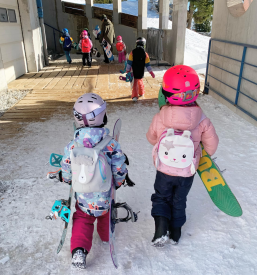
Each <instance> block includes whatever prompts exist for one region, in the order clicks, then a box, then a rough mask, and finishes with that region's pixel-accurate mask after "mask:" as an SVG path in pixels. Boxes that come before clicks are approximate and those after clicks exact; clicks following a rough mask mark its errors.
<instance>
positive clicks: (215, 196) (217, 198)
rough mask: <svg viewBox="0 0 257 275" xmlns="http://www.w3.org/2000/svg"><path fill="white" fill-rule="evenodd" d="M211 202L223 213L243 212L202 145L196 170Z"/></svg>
mask: <svg viewBox="0 0 257 275" xmlns="http://www.w3.org/2000/svg"><path fill="white" fill-rule="evenodd" d="M197 172H198V174H199V176H200V178H201V180H202V182H203V184H204V186H205V187H206V190H207V192H208V193H209V195H210V197H211V199H212V201H213V203H214V204H215V205H216V206H217V207H218V208H219V209H220V210H221V211H223V212H224V213H226V214H227V215H230V216H233V217H240V216H241V215H242V214H243V211H242V208H241V206H240V204H239V203H238V201H237V199H236V197H235V196H234V194H233V193H232V191H231V190H230V188H229V187H228V185H227V183H226V181H225V179H224V178H223V176H222V174H221V172H220V170H219V168H218V167H217V165H216V164H215V162H214V161H213V160H212V159H211V157H210V156H209V155H208V154H207V153H206V151H205V150H204V148H203V146H202V157H201V159H200V163H199V167H198V170H197Z"/></svg>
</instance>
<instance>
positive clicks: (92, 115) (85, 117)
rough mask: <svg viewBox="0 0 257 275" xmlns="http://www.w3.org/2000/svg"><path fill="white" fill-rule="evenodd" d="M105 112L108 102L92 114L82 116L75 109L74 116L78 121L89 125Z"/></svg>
mask: <svg viewBox="0 0 257 275" xmlns="http://www.w3.org/2000/svg"><path fill="white" fill-rule="evenodd" d="M105 110H106V102H105V101H104V103H103V104H102V105H101V106H99V107H98V108H96V109H95V110H94V111H92V112H90V113H87V114H81V113H79V112H77V111H76V110H75V109H74V108H73V114H74V116H75V117H76V118H77V119H78V120H83V121H84V123H85V125H88V120H94V119H95V117H96V116H98V115H99V114H101V113H102V112H103V111H105Z"/></svg>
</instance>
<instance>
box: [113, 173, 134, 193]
mask: <svg viewBox="0 0 257 275" xmlns="http://www.w3.org/2000/svg"><path fill="white" fill-rule="evenodd" d="M121 185H124V187H125V186H129V187H133V186H134V185H135V183H134V182H133V181H132V180H131V179H130V177H129V176H128V174H127V175H126V177H125V180H124V181H123V183H122V184H121ZM121 185H120V186H116V190H118V189H119V188H120V187H121Z"/></svg>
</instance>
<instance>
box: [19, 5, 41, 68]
mask: <svg viewBox="0 0 257 275" xmlns="http://www.w3.org/2000/svg"><path fill="white" fill-rule="evenodd" d="M17 3H18V7H19V11H20V20H21V25H22V33H23V40H24V48H25V52H26V61H27V68H28V72H38V71H39V70H41V69H42V68H43V67H44V53H43V51H42V49H43V41H42V39H41V37H42V34H41V28H40V23H39V18H38V16H36V14H37V5H36V1H34V0H18V1H17Z"/></svg>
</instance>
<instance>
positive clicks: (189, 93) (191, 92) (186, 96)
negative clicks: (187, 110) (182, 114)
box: [162, 87, 200, 102]
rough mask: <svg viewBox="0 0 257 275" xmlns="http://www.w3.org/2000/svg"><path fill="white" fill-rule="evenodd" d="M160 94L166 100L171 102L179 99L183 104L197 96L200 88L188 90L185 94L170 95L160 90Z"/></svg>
mask: <svg viewBox="0 0 257 275" xmlns="http://www.w3.org/2000/svg"><path fill="white" fill-rule="evenodd" d="M162 93H163V95H164V96H165V97H166V98H172V99H173V100H178V99H181V100H182V101H183V102H187V101H190V100H193V99H194V97H195V96H197V95H199V93H200V87H199V88H197V89H195V90H189V91H186V92H185V93H176V94H173V93H170V92H167V91H165V90H164V89H162Z"/></svg>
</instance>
